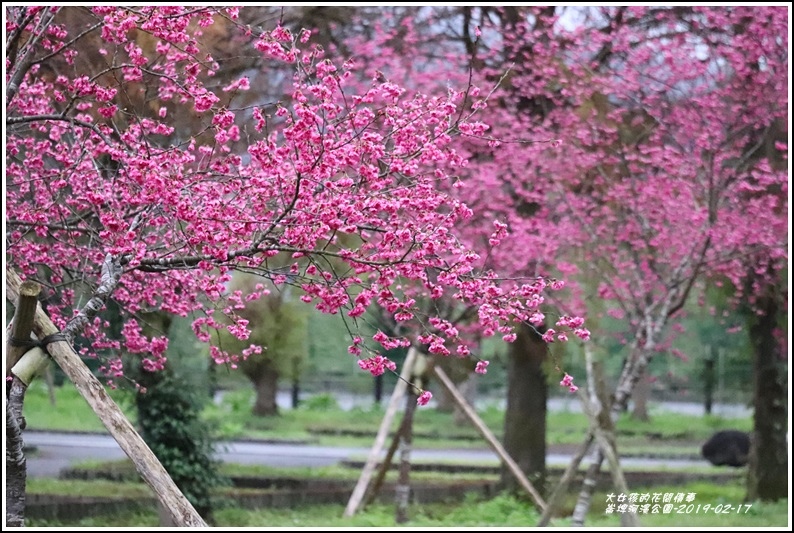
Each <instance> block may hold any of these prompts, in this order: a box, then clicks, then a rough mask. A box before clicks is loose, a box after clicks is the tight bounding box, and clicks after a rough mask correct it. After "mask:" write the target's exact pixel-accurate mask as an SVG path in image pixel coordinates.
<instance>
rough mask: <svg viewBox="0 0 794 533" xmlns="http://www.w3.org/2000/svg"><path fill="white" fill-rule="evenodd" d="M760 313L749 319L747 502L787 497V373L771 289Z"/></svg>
mask: <svg viewBox="0 0 794 533" xmlns="http://www.w3.org/2000/svg"><path fill="white" fill-rule="evenodd" d="M757 306H758V308H759V309H760V310H761V311H763V314H758V315H754V316H751V318H750V327H749V332H750V342H751V343H752V346H753V404H754V407H755V416H754V427H753V438H752V445H751V446H750V460H749V470H748V476H747V500H748V501H753V500H756V499H761V500H767V501H777V500H781V499H784V498H787V497H788V472H789V469H788V466H789V465H788V446H787V442H786V430H787V428H788V412H787V401H786V372H785V368H784V365H783V361H782V358H781V353H780V344H779V343H778V340H777V337H776V335H775V330H776V329H777V327H778V325H777V319H778V313H779V312H780V308H779V303H778V300H777V298H776V295H775V294H774V287H769V288H768V289H767V292H766V294H763V295H762V296H761V297H760V298H759V299H758V300H757Z"/></svg>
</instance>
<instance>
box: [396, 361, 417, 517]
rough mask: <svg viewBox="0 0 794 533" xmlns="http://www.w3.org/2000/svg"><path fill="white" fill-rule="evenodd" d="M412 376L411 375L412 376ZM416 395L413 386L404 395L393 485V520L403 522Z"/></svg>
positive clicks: (407, 496)
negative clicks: (398, 450) (398, 467)
mask: <svg viewBox="0 0 794 533" xmlns="http://www.w3.org/2000/svg"><path fill="white" fill-rule="evenodd" d="M412 377H413V376H412ZM416 398H417V395H416V394H415V393H414V391H413V387H412V388H411V390H410V391H408V394H407V395H406V396H405V413H404V414H403V423H402V424H401V428H400V430H401V431H400V436H399V439H400V470H399V475H398V477H397V484H396V485H395V487H394V503H395V510H394V521H395V522H396V523H398V524H404V523H406V522H407V521H408V502H409V501H410V498H411V482H410V476H411V451H412V448H413V425H414V413H415V412H416Z"/></svg>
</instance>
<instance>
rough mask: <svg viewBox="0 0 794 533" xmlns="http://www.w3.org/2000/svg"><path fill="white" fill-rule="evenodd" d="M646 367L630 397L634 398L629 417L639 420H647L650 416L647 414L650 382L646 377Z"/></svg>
mask: <svg viewBox="0 0 794 533" xmlns="http://www.w3.org/2000/svg"><path fill="white" fill-rule="evenodd" d="M648 378H649V376H648V369H647V368H646V369H645V370H643V372H642V375H641V376H640V379H638V380H637V385H636V386H635V387H634V392H633V393H632V395H631V397H632V399H633V400H634V409H632V411H631V418H633V419H634V420H638V421H640V422H649V421H650V420H651V417H650V416H649V415H648V397H649V396H650V395H651V382H650V380H649V379H648Z"/></svg>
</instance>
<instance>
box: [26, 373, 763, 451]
mask: <svg viewBox="0 0 794 533" xmlns="http://www.w3.org/2000/svg"><path fill="white" fill-rule="evenodd" d="M251 394H252V393H251V391H250V389H247V388H246V389H241V390H238V391H235V392H232V393H228V394H226V395H225V396H224V400H223V401H222V402H221V403H220V404H214V403H211V404H208V405H207V406H206V408H205V409H204V412H203V416H204V418H205V419H206V420H207V421H208V422H209V423H210V424H212V425H213V427H215V428H216V431H217V434H218V436H219V438H222V439H241V438H248V439H250V438H253V439H269V440H297V441H307V442H313V443H318V444H324V445H332V446H333V445H340V446H342V445H344V446H364V447H368V446H371V444H372V441H373V439H374V436H375V433H376V431H377V429H378V427H379V426H380V423H381V420H382V417H383V408H382V407H380V406H371V407H367V408H354V409H351V410H349V411H345V410H342V409H339V408H338V407H336V405H335V403H334V401H333V398H332V397H328V396H318V397H315V398H313V399H311V400H309V401H306V402H304V404H303V406H302V407H301V408H299V409H288V410H287V409H285V410H282V411H281V414H280V415H279V416H275V417H267V418H262V417H255V416H253V415H251V413H250V401H251ZM55 396H56V403H55V405H54V406H53V405H51V404H50V403H49V399H48V395H47V392H46V389H45V387H44V386H43V383H42V382H41V381H37V382H35V383H34V384H33V386H31V388H30V390H29V392H28V394H27V397H26V401H25V416H26V419H27V423H28V429H32V430H61V431H99V432H104V431H105V430H104V428H103V427H102V425H101V423H100V422H99V420H98V419H97V418H96V416H95V415H94V414H93V413H92V412H91V410H90V408H89V407H88V405H87V404H86V403H85V401H84V400H83V399H82V398H81V397H80V396H79V394H78V393H77V391H76V390H75V389H74V387H72V386H71V385H68V384H67V385H64V386H62V387H58V388H56V390H55ZM111 396H112V397H113V398H114V399H115V400H116V401H117V402H118V403H119V404H120V405H121V407H122V409H123V410H124V412H125V413H126V414H127V416H128V417H130V419H132V420H133V421H134V420H135V412H134V409H133V408H132V404H131V400H130V396H129V395H128V394H126V393H122V392H119V391H111ZM479 415H480V417H481V418H482V419H483V421H484V422H485V423H486V425H487V426H488V427H489V428H490V429H491V430H492V431H493V432H494V433H495V434H496V435H497V436H499V435H500V434H501V433H502V430H503V425H504V412H503V411H502V410H500V409H498V408H495V407H490V408H487V409H483V410H481V412H480V413H479ZM398 424H399V416H398V417H396V418H395V420H394V421H393V424H392V429H393V430H394V429H396V427H397V425H398ZM751 425H752V421H751V419H750V418H741V419H731V418H721V417H716V416H705V417H699V416H698V417H696V416H684V415H680V414H676V413H668V412H660V413H655V414H654V416H653V417H652V420H651V421H650V422H647V423H643V422H637V421H635V420H632V419H630V418H629V417H628V416H626V417H622V418H621V419H620V420H619V421H618V424H617V430H618V434H619V439H618V444H619V446H620V450H621V452H622V453H624V454H632V455H636V454H643V455H648V454H653V453H658V452H659V451H664V452H665V454H667V455H676V454H680V455H692V454H697V453H698V452H699V447H700V444H701V443H702V442H705V440H706V439H708V437H709V436H710V435H711V434H712V433H713V432H715V431H717V430H720V429H728V428H735V429H741V430H749V429H750V428H751ZM547 427H548V432H547V442H548V444H549V445H552V446H553V445H558V444H579V443H580V442H581V440H582V437H583V435H584V433H585V431H586V429H587V420H586V419H585V417H584V415H582V414H580V413H570V412H550V413H549V414H548V420H547ZM414 434H415V437H414V441H415V445H416V446H417V447H427V448H431V447H434V448H450V447H458V448H460V447H477V448H483V447H485V443H484V441H483V439H482V438H481V437H480V436H479V434H478V433H477V432H476V430H475V429H474V428H473V427H471V426H470V425H468V424H464V425H456V424H455V422H454V420H453V417H452V415H451V414H449V413H442V412H438V411H437V410H434V409H420V410H419V411H418V412H417V414H416V417H415V424H414Z"/></svg>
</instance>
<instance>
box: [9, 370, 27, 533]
mask: <svg viewBox="0 0 794 533" xmlns="http://www.w3.org/2000/svg"><path fill="white" fill-rule="evenodd" d="M14 381H17V380H14ZM22 392H23V391H22ZM17 394H19V392H18V387H16V386H15V385H12V386H11V397H10V398H8V399H7V400H6V526H8V527H24V526H25V492H26V483H27V460H26V458H25V451H24V442H23V440H22V428H21V427H20V422H21V421H22V419H21V406H20V412H19V413H17V412H15V411H16V409H14V408H12V404H13V403H14V401H15V398H14V395H17Z"/></svg>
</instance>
